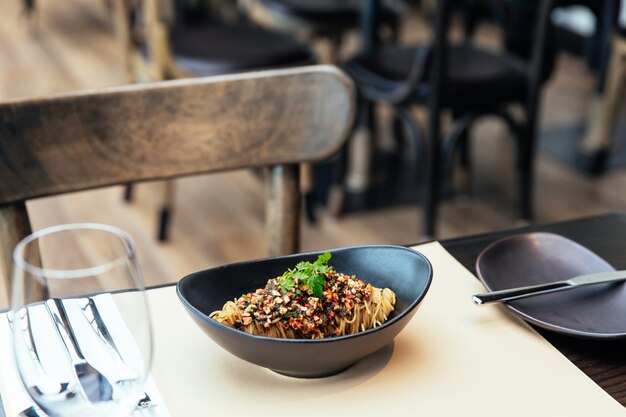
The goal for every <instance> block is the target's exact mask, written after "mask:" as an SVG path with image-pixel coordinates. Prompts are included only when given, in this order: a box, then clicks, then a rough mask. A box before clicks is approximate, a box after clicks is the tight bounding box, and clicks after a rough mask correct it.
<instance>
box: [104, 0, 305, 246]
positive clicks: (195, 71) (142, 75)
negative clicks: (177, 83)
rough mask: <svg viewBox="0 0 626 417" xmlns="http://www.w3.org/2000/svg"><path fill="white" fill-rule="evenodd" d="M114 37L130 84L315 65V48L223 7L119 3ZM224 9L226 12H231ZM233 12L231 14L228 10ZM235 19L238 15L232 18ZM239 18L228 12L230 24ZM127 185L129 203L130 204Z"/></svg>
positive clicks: (163, 235) (168, 202) (162, 222)
mask: <svg viewBox="0 0 626 417" xmlns="http://www.w3.org/2000/svg"><path fill="white" fill-rule="evenodd" d="M116 1H117V4H116V6H117V7H116V12H115V17H116V18H115V25H116V33H117V34H118V38H119V40H120V42H121V45H123V46H122V47H123V48H124V49H125V50H126V51H127V66H128V72H129V78H130V80H131V81H132V82H141V81H159V80H169V79H178V78H188V77H196V76H205V75H222V74H232V73H238V72H245V71H252V70H258V69H268V68H282V67H288V66H298V65H307V64H313V63H314V62H315V57H314V54H313V52H312V51H311V49H310V48H309V47H308V46H307V45H306V44H304V43H302V42H299V41H297V40H295V39H293V38H291V37H289V36H287V35H283V34H280V33H276V32H272V31H269V30H265V29H260V28H257V27H254V26H252V25H249V24H247V23H246V22H245V21H243V22H238V21H235V22H232V21H231V22H224V14H227V13H219V11H223V8H220V7H218V6H220V5H222V3H221V2H220V3H218V4H217V5H216V4H215V2H210V1H198V2H188V1H183V0H180V1H178V2H173V3H170V2H167V1H158V0H116ZM227 6H228V5H225V6H224V7H227ZM229 10H232V8H231V9H229ZM233 15H234V16H233ZM237 17H238V16H237V15H236V14H235V13H230V20H236V18H237ZM131 193H132V188H131V187H130V186H128V188H127V191H126V199H127V200H130V199H131ZM174 201H175V198H174V183H173V182H166V183H165V197H164V204H163V207H162V208H161V210H160V214H159V229H158V238H159V240H161V241H165V240H167V238H168V232H169V224H170V221H171V217H172V212H173V209H174Z"/></svg>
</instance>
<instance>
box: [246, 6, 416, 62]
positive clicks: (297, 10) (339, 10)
mask: <svg viewBox="0 0 626 417" xmlns="http://www.w3.org/2000/svg"><path fill="white" fill-rule="evenodd" d="M242 4H243V7H244V9H245V10H246V12H247V14H248V16H249V17H250V19H251V20H252V21H254V22H255V23H257V24H260V25H262V26H265V27H270V28H275V29H278V30H281V31H285V32H289V33H293V34H295V35H298V36H300V37H301V38H303V39H307V40H309V41H311V40H313V39H316V38H323V39H326V40H328V41H329V42H330V44H331V46H332V47H331V54H330V58H329V62H330V63H334V64H337V63H338V62H339V61H340V57H339V53H340V50H341V46H342V42H343V39H344V37H345V35H346V34H347V33H348V32H349V31H352V30H356V29H359V27H360V25H361V18H362V14H361V4H360V0H242ZM406 12H407V10H406V7H405V5H404V3H403V2H402V1H401V0H383V1H382V4H381V7H380V13H381V15H380V17H379V19H378V21H377V23H378V24H379V27H378V28H377V30H378V31H380V32H383V31H385V32H387V34H388V37H389V38H391V39H394V40H397V39H398V36H399V31H400V25H401V21H402V17H403V14H404V13H406Z"/></svg>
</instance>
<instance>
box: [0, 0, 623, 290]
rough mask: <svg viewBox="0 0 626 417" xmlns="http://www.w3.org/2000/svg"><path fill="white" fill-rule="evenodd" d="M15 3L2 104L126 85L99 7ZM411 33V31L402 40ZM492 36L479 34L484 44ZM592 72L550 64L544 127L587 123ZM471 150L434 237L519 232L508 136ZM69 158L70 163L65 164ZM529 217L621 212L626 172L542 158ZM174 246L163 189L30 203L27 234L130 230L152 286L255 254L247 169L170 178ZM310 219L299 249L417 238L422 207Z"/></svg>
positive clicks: (5, 40) (85, 2) (6, 11)
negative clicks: (35, 11)
mask: <svg viewBox="0 0 626 417" xmlns="http://www.w3.org/2000/svg"><path fill="white" fill-rule="evenodd" d="M18 3H19V2H16V1H14V0H0V10H2V13H0V100H3V99H8V98H14V97H24V96H41V95H46V94H50V93H54V92H60V91H70V90H79V89H87V88H97V87H102V86H110V85H117V84H124V83H126V80H125V78H124V72H123V66H122V61H121V54H120V53H119V51H118V50H117V48H116V45H115V43H114V41H113V38H112V34H111V27H110V25H109V23H108V20H107V15H106V11H105V9H104V7H103V4H104V2H97V1H94V0H71V1H67V2H63V7H55V6H58V2H56V1H53V0H42V1H40V2H38V3H39V4H40V6H41V7H40V10H39V15H38V16H37V22H36V25H31V24H29V23H28V22H27V20H26V19H25V18H24V17H23V16H22V15H21V14H20V10H19V8H18ZM410 35H411V32H409V35H408V36H409V37H410ZM492 35H493V31H492V30H490V29H486V31H485V32H484V36H485V38H486V39H487V40H489V39H491V36H492ZM593 82H594V81H593V77H592V76H591V75H589V74H588V73H587V71H586V69H585V67H584V66H583V65H582V64H581V63H580V62H578V61H577V60H575V59H573V58H571V57H567V56H563V57H560V58H559V61H558V68H557V72H556V75H555V77H554V78H553V79H552V81H551V82H550V84H549V86H548V88H547V90H546V94H545V96H544V102H543V116H542V117H543V122H542V123H543V126H544V127H549V126H560V125H568V124H572V123H575V122H576V121H579V120H580V119H581V118H583V117H584V115H585V113H586V109H587V105H588V103H589V97H590V93H591V91H592V90H593ZM473 136H474V138H475V140H474V141H473V142H474V143H473V145H472V146H473V150H474V155H475V162H474V166H475V169H474V173H473V180H474V181H473V187H472V193H471V195H470V196H462V197H458V198H456V199H454V200H453V201H450V202H446V203H445V204H444V206H443V208H442V211H441V224H440V237H441V238H447V237H453V236H459V235H465V234H473V233H480V232H487V231H492V230H497V229H502V228H510V227H513V226H515V225H516V220H515V215H514V210H513V208H514V197H515V193H514V190H515V188H514V171H513V157H512V149H511V143H510V142H511V141H510V140H509V138H508V137H507V132H506V130H505V128H504V126H502V125H500V124H499V123H498V122H495V121H489V120H488V121H485V122H481V123H480V124H479V125H478V126H477V127H476V129H475V130H474V132H473ZM67 162H68V163H72V161H67ZM536 184H537V186H536V221H537V222H540V223H544V222H552V221H557V220H564V219H569V218H574V217H579V216H585V215H591V214H598V213H604V212H607V211H616V210H623V209H625V208H626V193H625V192H624V190H626V171H622V170H615V171H612V172H609V173H608V174H607V175H605V176H603V177H602V178H600V179H590V178H587V177H584V176H582V175H579V174H577V173H576V172H575V171H573V170H572V169H570V168H568V167H567V166H564V165H562V164H561V163H559V162H557V161H555V160H552V159H550V158H549V157H547V156H545V155H539V158H538V163H537V174H536ZM178 185H179V186H178V187H177V190H176V201H177V206H176V212H175V215H174V219H173V224H172V231H171V239H170V241H169V242H168V243H166V244H159V243H157V242H156V240H155V239H154V236H155V233H156V225H157V218H156V216H157V208H158V206H159V201H160V198H161V190H162V185H161V184H143V185H141V186H139V187H137V189H136V194H135V198H134V201H133V202H132V203H131V204H125V203H124V202H123V200H122V192H123V190H122V189H121V188H109V189H103V190H98V191H90V192H83V193H77V194H73V195H68V196H62V197H55V198H46V199H41V200H37V201H32V202H30V203H29V210H30V212H31V217H32V221H33V226H34V228H35V229H39V228H42V227H45V226H49V225H53V224H58V223H65V222H81V221H94V222H103V223H109V224H113V225H117V226H119V227H122V228H124V229H126V230H127V231H128V232H130V233H131V234H132V235H133V236H134V237H135V239H136V240H137V242H138V246H139V247H140V249H141V257H140V259H141V263H142V266H143V269H144V272H145V276H146V281H147V282H148V284H150V285H154V284H160V283H166V282H173V281H176V280H178V279H179V278H181V277H182V276H184V275H185V274H187V273H190V272H192V271H195V270H198V269H202V268H207V267H210V266H214V265H218V264H223V263H227V262H232V261H239V260H243V259H249V258H256V257H262V256H263V255H264V245H263V189H262V186H261V183H260V182H259V180H258V179H257V178H256V177H255V176H253V175H251V174H250V173H248V172H236V173H226V174H218V175H212V176H202V177H194V178H186V179H182V180H180V181H178ZM320 215H321V218H320V222H319V224H317V225H316V226H311V225H308V224H305V225H304V230H303V237H302V249H303V250H304V251H309V250H318V249H325V248H332V247H339V246H347V245H357V244H373V243H392V244H407V243H415V242H417V241H419V239H420V234H419V230H420V227H419V225H420V223H419V222H420V220H421V210H420V208H419V207H413V206H406V207H398V208H393V209H386V210H380V211H376V212H371V213H361V214H353V215H349V216H345V217H343V218H339V219H334V218H331V217H329V216H327V215H326V214H325V213H320Z"/></svg>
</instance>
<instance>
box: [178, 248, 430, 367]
mask: <svg viewBox="0 0 626 417" xmlns="http://www.w3.org/2000/svg"><path fill="white" fill-rule="evenodd" d="M329 252H330V253H331V254H332V258H331V260H330V262H329V264H330V265H332V266H334V267H335V269H336V270H337V271H339V272H343V273H345V274H350V275H352V274H356V275H357V277H359V278H360V279H362V280H363V281H365V282H366V283H367V282H369V283H371V284H372V285H373V286H375V287H379V288H385V287H386V288H390V289H392V290H393V291H394V292H395V293H396V307H395V310H394V311H393V312H392V313H391V315H390V317H389V319H388V320H387V321H386V322H385V323H384V324H383V325H381V326H379V327H376V328H374V329H370V330H366V331H364V332H359V333H357V334H353V335H348V336H340V337H333V338H327V339H322V340H303V339H278V338H270V337H262V336H253V335H249V334H247V333H244V332H242V331H239V330H235V329H233V328H230V327H228V326H225V325H223V324H220V323H218V322H216V321H215V320H213V319H210V318H209V314H210V313H212V312H213V311H215V310H220V309H221V308H222V306H223V305H224V303H225V302H226V301H228V300H232V299H234V298H236V297H239V296H240V295H241V294H243V293H247V292H250V291H254V290H256V289H257V288H262V287H264V286H265V284H266V283H267V280H268V279H269V278H274V277H276V276H278V275H282V273H283V272H284V271H286V270H287V269H288V268H293V267H294V266H295V265H296V264H297V263H298V262H300V261H310V262H313V261H315V259H317V256H318V255H319V254H321V253H323V252H315V253H305V254H297V255H289V256H282V257H278V258H269V259H261V260H257V261H249V262H242V263H236V264H230V265H224V266H220V267H217V268H212V269H207V270H205V271H200V272H196V273H194V274H191V275H188V276H186V277H185V278H183V279H181V280H180V281H179V282H178V285H177V286H176V291H177V293H178V297H179V298H180V300H181V302H182V303H183V305H184V306H185V308H186V309H187V312H188V313H189V314H190V315H191V317H192V318H193V319H194V321H195V322H196V323H197V324H198V325H199V326H200V327H201V328H202V330H204V331H205V332H206V333H207V334H208V335H209V337H211V339H213V340H214V341H215V342H216V343H217V344H219V345H220V346H221V347H222V348H224V349H226V350H227V351H228V352H230V353H232V354H233V355H235V356H237V357H239V358H241V359H243V360H245V361H248V362H251V363H254V364H256V365H259V366H263V367H266V368H269V369H272V370H274V371H276V372H278V373H281V374H284V375H289V376H294V377H301V378H316V377H323V376H329V375H333V374H336V373H339V372H341V371H343V370H344V369H346V368H348V367H349V366H350V365H352V364H354V363H355V362H357V361H358V360H360V359H362V358H364V357H366V356H368V355H370V354H371V353H374V352H376V351H378V350H379V349H382V348H383V347H385V346H386V345H387V344H389V343H390V342H391V341H392V340H393V338H394V337H395V336H396V335H397V334H398V333H399V332H400V331H401V330H402V329H403V328H404V326H406V324H407V323H408V322H409V320H411V318H412V317H413V315H414V314H415V312H416V310H417V306H418V305H419V304H420V302H421V301H422V299H423V298H424V296H425V295H426V291H428V287H429V286H430V282H431V280H432V267H431V265H430V263H429V262H428V260H427V259H426V258H425V257H424V256H423V255H421V254H420V253H417V252H415V251H413V250H410V249H407V248H404V247H400V246H358V247H351V248H343V249H335V250H331V251H329Z"/></svg>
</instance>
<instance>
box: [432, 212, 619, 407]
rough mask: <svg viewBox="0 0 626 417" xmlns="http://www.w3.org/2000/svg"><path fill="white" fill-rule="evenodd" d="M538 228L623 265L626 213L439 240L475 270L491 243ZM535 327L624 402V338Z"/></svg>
mask: <svg viewBox="0 0 626 417" xmlns="http://www.w3.org/2000/svg"><path fill="white" fill-rule="evenodd" d="M538 231H541V232H551V233H556V234H559V235H562V236H565V237H567V238H568V239H571V240H573V241H576V242H578V243H580V244H581V245H583V246H585V247H587V248H588V249H590V250H591V251H593V252H595V253H596V254H598V255H599V256H601V257H602V258H604V259H605V260H606V261H607V262H609V263H610V264H611V265H613V266H614V267H615V268H616V269H626V213H610V214H605V215H600V216H593V217H586V218H581V219H576V220H571V221H565V222H559V223H553V224H545V225H532V226H526V227H521V228H517V229H511V230H506V231H499V232H493V233H487V234H483V235H476V236H468V237H460V238H456V239H448V240H443V241H441V244H442V245H443V247H444V248H445V249H446V250H447V251H448V252H450V254H452V256H454V257H455V258H456V259H457V260H458V261H459V262H461V263H462V264H463V265H464V266H465V267H466V268H467V269H469V270H470V271H472V273H474V274H476V267H475V263H476V259H477V258H478V255H479V254H480V252H481V251H482V250H483V249H485V248H486V247H487V246H488V245H489V244H490V243H492V242H495V241H496V240H498V239H500V238H502V237H506V236H511V235H514V234H518V233H528V232H538ZM624 320H626V317H624ZM535 329H537V331H538V332H539V333H540V334H541V335H542V336H543V337H544V338H545V339H546V340H548V341H549V342H550V343H552V345H553V346H555V347H556V348H557V349H558V350H559V351H560V352H561V353H563V354H564V355H565V356H566V357H567V358H568V359H569V360H571V361H572V362H573V363H574V364H575V365H576V366H577V367H578V368H580V369H581V370H582V371H583V372H584V373H585V374H587V375H588V376H589V377H590V378H591V379H592V380H593V381H595V382H596V383H597V384H598V385H599V386H600V387H602V388H603V389H604V390H605V391H606V392H608V393H609V394H610V395H611V396H612V397H613V398H615V399H616V400H617V401H619V402H620V403H621V404H622V405H624V406H626V340H624V341H595V340H588V339H578V338H574V337H570V336H563V335H560V334H557V333H553V332H550V331H547V330H543V329H540V328H537V327H535Z"/></svg>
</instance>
